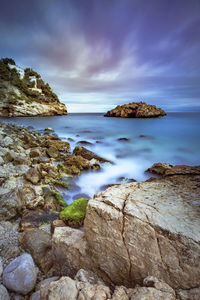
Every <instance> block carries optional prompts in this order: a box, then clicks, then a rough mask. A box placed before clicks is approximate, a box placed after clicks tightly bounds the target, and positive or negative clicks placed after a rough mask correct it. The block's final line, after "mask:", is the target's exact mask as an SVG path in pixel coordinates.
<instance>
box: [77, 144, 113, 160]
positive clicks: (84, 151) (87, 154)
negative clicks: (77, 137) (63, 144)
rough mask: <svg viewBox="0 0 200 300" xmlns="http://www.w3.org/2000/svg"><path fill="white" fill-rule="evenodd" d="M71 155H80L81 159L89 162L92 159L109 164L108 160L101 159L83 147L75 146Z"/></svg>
mask: <svg viewBox="0 0 200 300" xmlns="http://www.w3.org/2000/svg"><path fill="white" fill-rule="evenodd" d="M73 154H75V155H80V156H82V157H83V158H85V159H88V160H91V159H93V158H94V159H96V160H98V161H99V162H103V163H104V162H109V163H111V162H110V161H109V160H107V159H105V158H102V157H100V156H98V155H97V154H95V153H94V152H92V151H90V150H88V149H86V148H84V147H80V146H77V147H75V148H74V151H73Z"/></svg>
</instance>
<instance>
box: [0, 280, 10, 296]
mask: <svg viewBox="0 0 200 300" xmlns="http://www.w3.org/2000/svg"><path fill="white" fill-rule="evenodd" d="M0 299H1V300H10V296H9V294H8V291H7V289H6V288H5V286H3V285H2V284H0Z"/></svg>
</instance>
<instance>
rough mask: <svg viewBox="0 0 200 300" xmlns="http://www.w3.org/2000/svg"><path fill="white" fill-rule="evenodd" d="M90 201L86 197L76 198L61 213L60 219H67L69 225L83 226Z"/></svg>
mask: <svg viewBox="0 0 200 300" xmlns="http://www.w3.org/2000/svg"><path fill="white" fill-rule="evenodd" d="M88 201H89V200H88V199H85V198H79V199H77V200H75V201H74V202H73V203H71V204H70V205H68V206H67V207H65V208H64V209H63V210H62V211H61V212H60V213H59V217H60V219H61V220H63V221H65V222H66V223H67V224H68V225H69V226H72V227H81V226H82V225H83V221H84V219H85V215H86V208H87V205H88Z"/></svg>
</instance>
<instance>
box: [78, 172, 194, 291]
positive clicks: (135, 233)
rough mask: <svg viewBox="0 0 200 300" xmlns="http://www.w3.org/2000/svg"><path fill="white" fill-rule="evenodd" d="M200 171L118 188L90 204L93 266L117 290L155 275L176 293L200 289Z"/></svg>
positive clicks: (86, 227)
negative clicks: (199, 287)
mask: <svg viewBox="0 0 200 300" xmlns="http://www.w3.org/2000/svg"><path fill="white" fill-rule="evenodd" d="M189 169H191V174H189ZM197 170H198V168H197V169H195V168H194V167H191V168H189V167H188V168H187V173H186V174H185V175H170V176H166V177H164V178H161V179H154V180H152V181H151V182H141V183H137V182H136V183H129V184H125V185H119V186H113V187H111V188H109V189H107V190H106V191H105V192H101V193H99V194H97V195H96V196H95V197H94V199H93V200H90V201H89V203H88V207H87V213H86V218H85V221H84V232H85V238H86V240H87V243H88V248H89V253H90V254H89V256H90V258H91V259H92V261H93V263H91V265H96V266H99V269H101V270H102V273H103V274H104V276H105V274H107V275H108V277H109V278H112V282H113V283H115V284H117V285H126V286H132V285H133V284H134V283H139V284H141V283H142V281H143V279H144V278H145V277H147V276H148V275H151V276H155V277H158V278H160V279H162V280H163V281H164V282H166V283H167V284H169V285H170V286H171V287H172V288H176V289H178V288H179V289H191V288H193V287H196V286H199V285H200V260H199V257H200V244H199V243H200V234H199V228H200V223H199V203H200V188H199V180H200V176H199V175H197ZM169 171H171V170H169ZM185 171H186V170H185ZM195 174H196V175H195ZM97 273H98V274H99V275H100V276H101V277H102V274H100V270H97ZM104 276H103V277H102V279H103V280H104V281H106V279H105V278H104Z"/></svg>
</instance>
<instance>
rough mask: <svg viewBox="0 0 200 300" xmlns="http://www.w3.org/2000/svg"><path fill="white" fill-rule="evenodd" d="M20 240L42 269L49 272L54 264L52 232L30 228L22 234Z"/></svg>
mask: <svg viewBox="0 0 200 300" xmlns="http://www.w3.org/2000/svg"><path fill="white" fill-rule="evenodd" d="M19 242H20V244H21V247H22V248H23V249H24V250H25V251H27V252H28V253H30V254H31V255H32V257H33V259H34V261H35V263H36V265H37V266H38V267H39V268H40V270H42V271H43V272H44V273H47V272H48V271H49V270H50V268H51V267H52V264H53V258H52V251H51V236H50V234H49V233H47V232H46V231H44V230H41V229H35V230H28V231H25V232H24V233H22V234H21V235H20V238H19Z"/></svg>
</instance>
